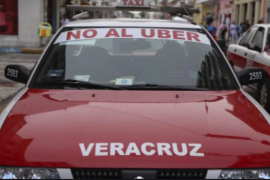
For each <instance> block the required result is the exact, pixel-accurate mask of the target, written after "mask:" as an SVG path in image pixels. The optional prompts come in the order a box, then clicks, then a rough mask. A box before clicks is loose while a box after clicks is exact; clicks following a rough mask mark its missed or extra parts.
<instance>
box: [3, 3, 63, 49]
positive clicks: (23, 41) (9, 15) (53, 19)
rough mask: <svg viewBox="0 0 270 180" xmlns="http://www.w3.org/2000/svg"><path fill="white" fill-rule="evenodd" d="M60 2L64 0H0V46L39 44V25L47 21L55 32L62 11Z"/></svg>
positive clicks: (58, 25) (33, 45) (30, 45)
mask: <svg viewBox="0 0 270 180" xmlns="http://www.w3.org/2000/svg"><path fill="white" fill-rule="evenodd" d="M61 3H62V4H65V3H66V1H65V0H57V1H54V0H0V47H14V46H18V47H20V46H21V47H38V46H40V43H41V39H40V37H39V33H38V31H39V25H40V23H42V22H48V23H50V24H51V25H52V28H53V29H52V30H53V32H55V31H56V30H57V29H58V28H59V27H60V26H61V24H60V21H61V13H64V12H63V11H61ZM1 6H2V8H1Z"/></svg>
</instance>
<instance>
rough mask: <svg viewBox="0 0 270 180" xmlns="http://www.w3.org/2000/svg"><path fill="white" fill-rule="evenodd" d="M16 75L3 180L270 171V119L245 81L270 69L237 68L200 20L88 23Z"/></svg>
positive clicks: (1, 133)
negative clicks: (17, 84) (18, 85)
mask: <svg viewBox="0 0 270 180" xmlns="http://www.w3.org/2000/svg"><path fill="white" fill-rule="evenodd" d="M74 8H75V9H77V8H79V7H78V6H76V7H74ZM83 8H86V7H83ZM87 8H88V7H87ZM90 9H91V8H90V7H89V11H90ZM120 9H122V10H123V8H119V9H118V8H116V9H115V10H120ZM157 9H158V8H150V7H149V8H142V9H141V10H142V11H157ZM103 10H104V9H103ZM108 10H112V9H108ZM127 10H137V11H138V8H135V9H133V8H130V9H129V8H127ZM162 10H164V11H165V12H170V11H171V10H169V9H162V8H160V11H162ZM186 11H190V10H189V9H187V10H184V9H182V10H181V13H180V15H179V16H181V17H182V18H183V17H184V18H185V16H182V15H183V14H184V13H185V12H186ZM162 12H163V11H162ZM174 13H175V11H174ZM85 15H87V14H84V17H86V16H85ZM77 18H78V16H77ZM187 19H188V18H187ZM5 74H6V77H7V78H8V79H11V80H14V81H16V82H20V83H25V84H26V86H25V87H24V88H23V89H22V90H21V91H20V92H19V93H18V94H17V95H16V96H15V97H14V99H13V100H12V101H11V102H10V103H9V105H8V106H7V107H6V108H5V110H4V111H3V112H2V114H1V116H0V179H19V178H20V179H60V178H61V179H218V178H220V179H254V178H255V179H268V178H270V169H269V167H270V150H269V149H270V148H269V147H270V125H269V123H270V118H269V115H268V114H267V112H266V111H265V110H264V109H263V108H262V107H261V106H260V105H259V104H258V103H257V102H256V101H255V100H254V99H253V98H252V97H250V96H249V95H248V94H246V93H245V92H244V91H243V89H242V87H241V85H247V84H252V83H257V82H260V80H261V79H263V78H264V75H265V72H264V70H263V69H261V68H245V69H243V70H242V71H241V72H239V73H237V74H235V73H234V72H233V70H232V68H231V67H230V64H229V63H228V61H227V60H226V57H224V55H223V53H222V52H221V50H220V49H219V48H218V46H217V44H216V42H215V41H214V40H213V39H212V37H211V36H210V35H209V34H208V32H207V31H206V30H205V29H204V28H203V27H201V26H198V25H196V24H194V22H180V21H161V20H151V21H150V20H119V19H115V20H112V19H110V20H83V21H80V20H78V21H75V22H71V23H69V24H67V25H65V26H64V27H63V28H62V29H61V30H59V32H58V33H57V34H56V35H55V37H54V38H53V40H52V41H51V43H50V44H49V46H48V48H47V49H46V51H45V52H44V54H43V55H42V57H41V59H40V61H39V62H38V63H37V65H36V66H35V68H34V69H33V70H32V71H30V70H28V69H26V68H25V67H23V66H18V65H9V66H7V68H6V71H5ZM250 74H252V78H251V77H250ZM253 74H255V76H254V77H253ZM240 83H241V84H240Z"/></svg>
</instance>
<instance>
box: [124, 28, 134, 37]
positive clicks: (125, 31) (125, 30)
mask: <svg viewBox="0 0 270 180" xmlns="http://www.w3.org/2000/svg"><path fill="white" fill-rule="evenodd" d="M122 37H133V35H132V34H130V35H128V34H127V29H122Z"/></svg>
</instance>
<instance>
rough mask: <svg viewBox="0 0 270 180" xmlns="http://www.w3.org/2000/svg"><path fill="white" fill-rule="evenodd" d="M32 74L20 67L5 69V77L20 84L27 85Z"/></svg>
mask: <svg viewBox="0 0 270 180" xmlns="http://www.w3.org/2000/svg"><path fill="white" fill-rule="evenodd" d="M30 74H31V71H30V70H28V69H27V68H26V67H24V66H20V65H8V66H7V67H6V69H5V77H6V78H7V79H9V80H12V81H15V82H18V83H23V84H26V83H27V81H28V79H29V77H30Z"/></svg>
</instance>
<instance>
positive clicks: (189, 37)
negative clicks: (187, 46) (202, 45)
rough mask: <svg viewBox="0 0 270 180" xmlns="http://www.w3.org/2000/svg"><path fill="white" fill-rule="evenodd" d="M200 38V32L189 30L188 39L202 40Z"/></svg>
mask: <svg viewBox="0 0 270 180" xmlns="http://www.w3.org/2000/svg"><path fill="white" fill-rule="evenodd" d="M199 38H200V36H199V34H197V33H192V32H187V39H188V40H189V41H193V40H195V41H197V42H201V41H200V39H199Z"/></svg>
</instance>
